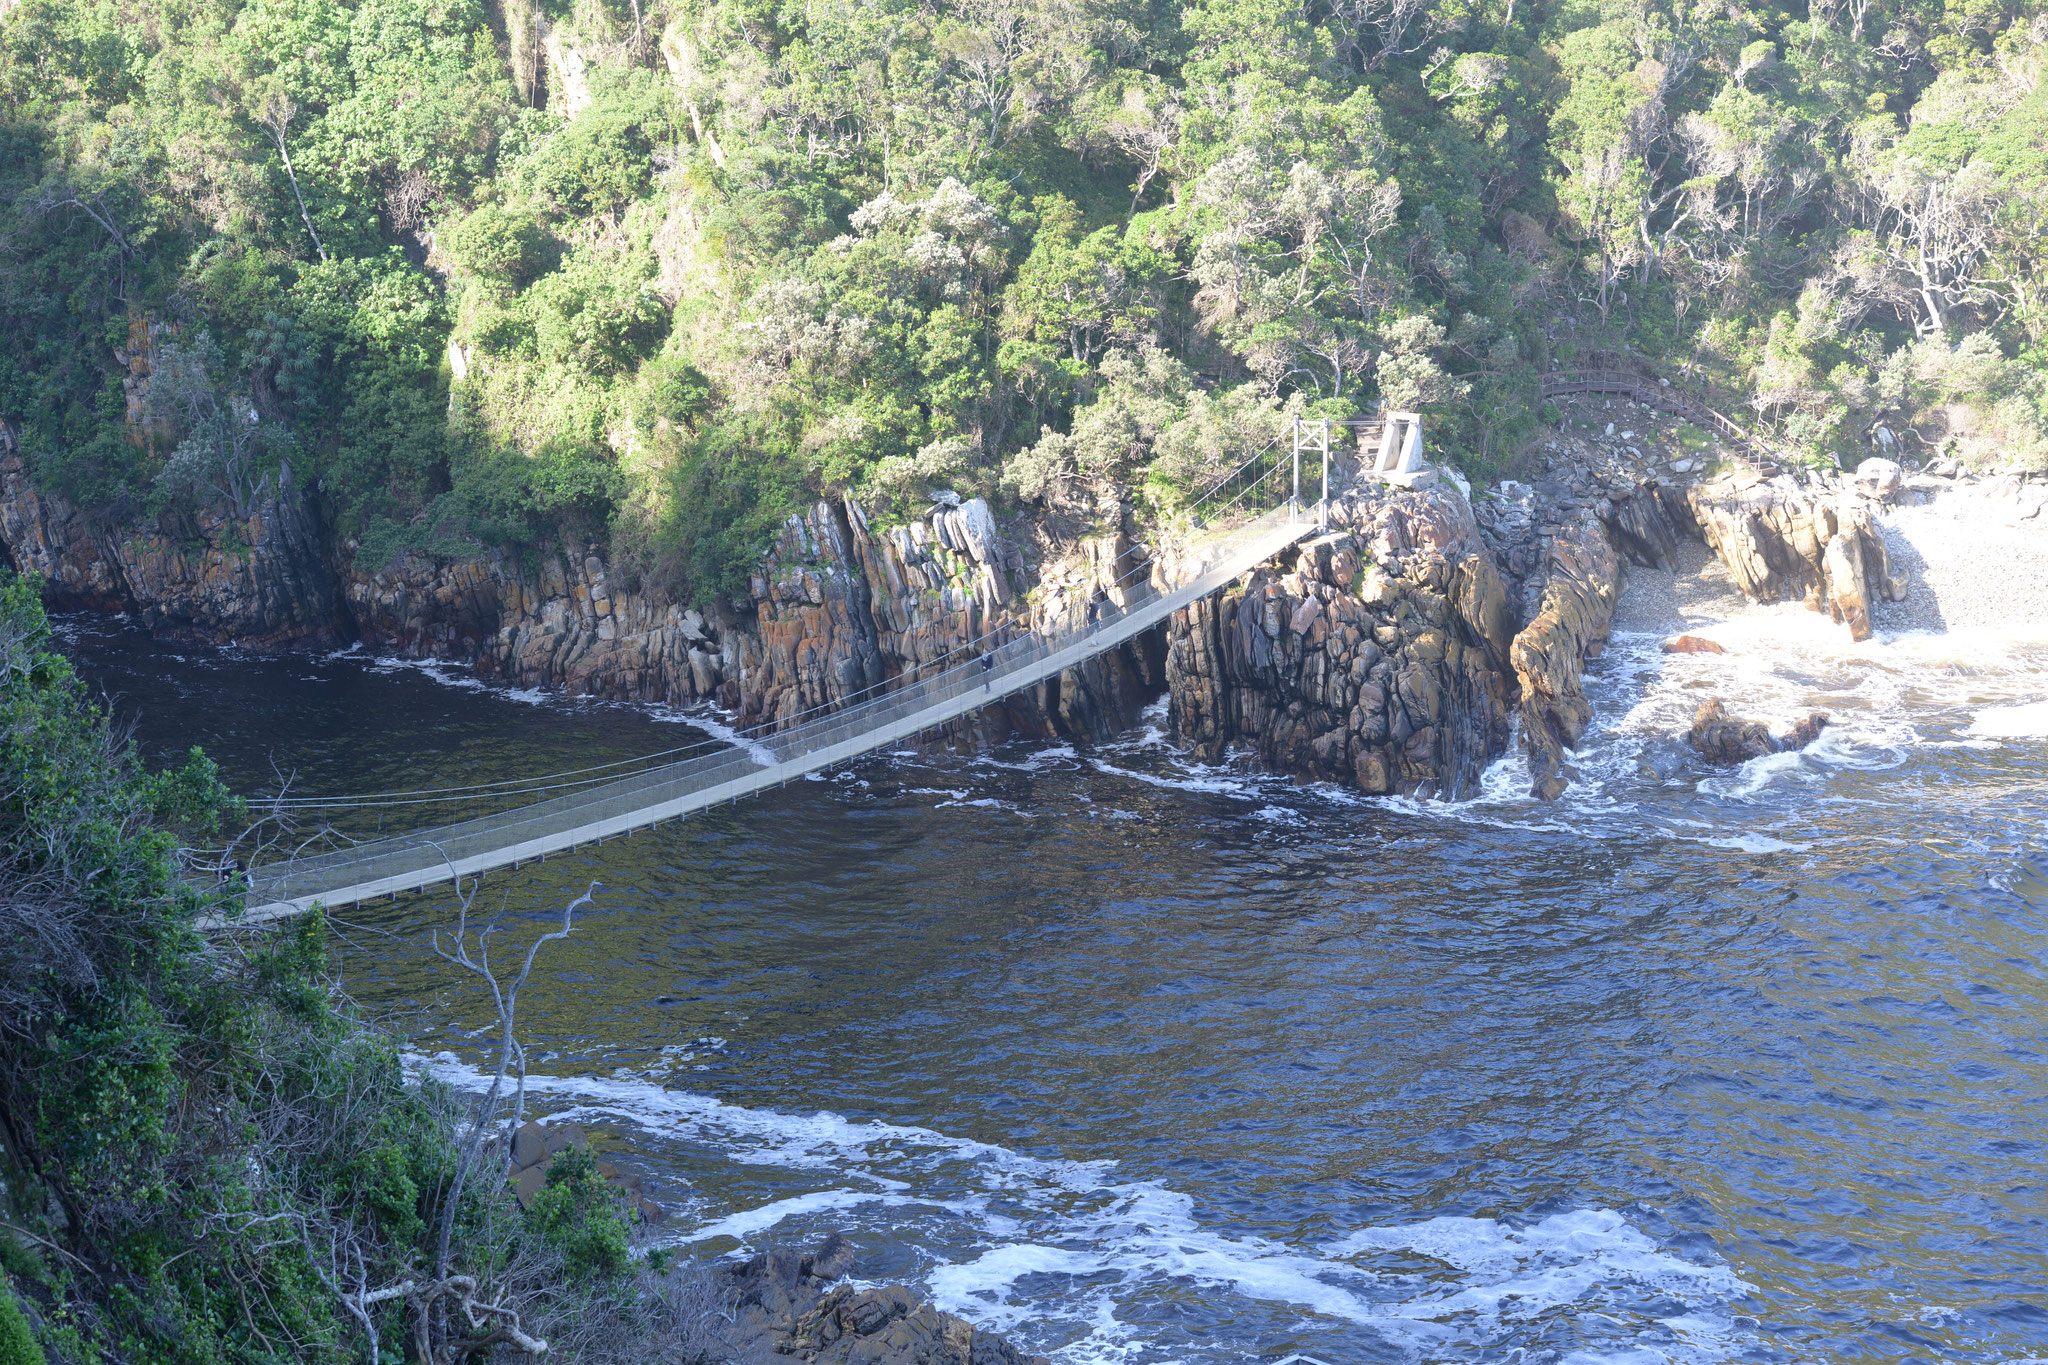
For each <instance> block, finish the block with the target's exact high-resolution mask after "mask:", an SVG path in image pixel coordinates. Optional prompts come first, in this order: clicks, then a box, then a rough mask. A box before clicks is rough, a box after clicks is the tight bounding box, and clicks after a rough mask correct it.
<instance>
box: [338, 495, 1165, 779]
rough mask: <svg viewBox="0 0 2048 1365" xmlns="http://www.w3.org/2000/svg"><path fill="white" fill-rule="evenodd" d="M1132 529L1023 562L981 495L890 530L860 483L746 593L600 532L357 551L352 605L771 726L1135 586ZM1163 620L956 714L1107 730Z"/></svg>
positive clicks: (459, 647)
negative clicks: (366, 559)
mask: <svg viewBox="0 0 2048 1365" xmlns="http://www.w3.org/2000/svg"><path fill="white" fill-rule="evenodd" d="M1119 562H1124V563H1128V562H1130V556H1129V543H1128V541H1127V540H1126V539H1125V538H1124V537H1123V536H1121V535H1120V534H1106V535H1100V536H1085V537H1081V538H1080V539H1078V540H1077V541H1075V542H1074V543H1073V544H1071V545H1070V546H1069V547H1067V550H1066V553H1064V554H1063V555H1058V556H1055V557H1052V558H1050V559H1048V560H1046V561H1044V562H1041V563H1039V564H1037V565H1034V566H1030V570H1029V573H1028V576H1030V577H1035V578H1036V579H1037V582H1036V585H1035V587H1034V588H1033V590H1032V591H1031V592H1029V593H1023V592H1020V591H1019V590H1018V586H1017V585H1018V583H1019V581H1020V575H1023V574H1024V571H1025V569H1026V566H1025V565H1024V563H1023V561H1022V558H1021V556H1020V554H1019V552H1018V550H1017V549H1016V547H1015V546H1014V545H1012V544H1011V543H1010V542H1009V541H1007V540H1006V539H1005V538H1004V537H1003V535H1002V534H1001V533H1000V531H999V530H998V528H997V526H996V522H995V518H994V516H993V515H992V514H991V513H990V511H989V508H988V505H987V504H986V503H985V502H983V501H981V500H980V499H972V500H969V501H967V502H965V503H963V504H961V505H959V506H957V507H956V506H952V505H948V504H940V505H938V506H935V507H934V508H933V509H932V511H931V512H930V514H929V515H927V516H925V517H922V518H919V519H918V520H915V521H912V522H910V523H908V524H906V525H902V526H896V527H891V528H889V529H887V530H880V529H877V528H875V527H873V526H871V525H870V523H869V521H868V518H867V515H866V513H865V512H864V511H863V509H862V508H861V506H860V505H859V504H858V503H857V502H855V501H853V500H852V499H840V500H837V501H832V502H820V503H818V504H816V505H815V506H814V507H812V508H811V509H809V510H808V511H807V512H805V513H803V514H802V515H800V516H795V517H792V518H791V519H790V520H789V522H788V523H787V524H786V525H785V526H784V527H783V529H782V532H781V534H780V536H779V538H778V540H777V542H776V544H775V546H774V547H773V549H772V550H771V552H770V553H769V555H768V556H767V557H766V558H765V559H764V560H763V561H762V563H761V566H760V568H759V569H758V570H757V572H756V573H755V574H754V575H753V579H752V583H751V586H750V592H749V596H748V598H747V599H746V600H745V601H742V602H738V603H729V604H726V605H725V606H724V607H723V608H721V609H715V610H712V611H710V612H703V611H696V610H691V609H687V608H683V607H679V606H677V605H675V604H673V603H669V602H666V601H663V600H661V599H660V598H658V597H656V596H654V595H653V594H651V593H648V592H645V591H641V590H638V589H630V588H622V587H619V586H617V585H615V584H613V583H612V582H611V580H610V577H609V574H608V572H607V568H606V565H605V563H604V561H603V559H602V558H601V557H600V556H599V555H598V553H597V552H596V550H595V548H594V547H593V548H591V549H588V550H586V551H585V552H584V553H583V554H581V555H572V554H562V553H551V554H547V555H544V556H542V558H541V559H540V561H539V562H538V563H537V564H533V565H523V564H519V563H517V562H515V561H513V560H512V559H511V558H510V557H508V556H507V555H505V554H503V553H501V552H493V553H490V554H487V555H483V556H480V557H478V558H477V559H474V560H465V561H458V562H454V563H448V562H445V561H436V560H432V559H426V558H421V557H412V556H408V557H403V558H401V559H400V560H398V561H397V562H396V563H393V564H390V565H387V566H384V567H382V568H379V569H376V570H370V569H368V568H365V567H359V566H356V565H353V564H351V565H350V566H349V567H347V568H345V569H344V570H343V571H342V574H341V578H342V582H343V592H344V594H345V597H346V601H347V604H348V609H349V614H350V615H351V617H352V618H353V619H354V620H355V621H356V622H357V624H358V626H359V628H360V629H361V631H362V634H363V638H364V639H365V640H366V641H367V642H369V643H370V644H371V645H372V646H373V647H376V648H383V649H391V650H395V651H397V652H400V653H405V654H411V655H416V656H422V657H437V658H453V659H461V660H464V661H467V662H470V663H473V664H474V665H475V666H476V667H477V668H478V670H479V671H480V672H482V673H484V674H485V675H487V676H493V677H498V678H501V679H503V680H505V681H507V682H510V683H514V684H517V685H520V686H537V687H545V688H550V689H555V690H561V691H566V692H572V693H579V694H587V695H593V696H604V697H611V698H616V699H620V700H629V701H653V702H665V703H672V704H687V703H690V702H695V701H712V702H716V703H717V704H719V705H720V706H723V707H725V708H726V709H727V710H729V711H731V712H733V713H735V715H736V716H737V717H738V719H739V720H740V722H741V723H742V724H744V725H745V726H747V727H749V728H753V727H760V728H764V729H773V728H778V727H782V726H787V725H791V724H795V723H796V722H797V721H798V720H799V719H800V718H802V717H805V716H807V715H809V714H811V713H814V712H815V711H817V710H818V709H819V708H822V707H828V706H832V705H836V704H840V703H844V702H847V701H849V700H854V699H858V698H859V697H861V696H863V695H864V694H868V693H871V692H872V691H874V690H876V689H879V688H884V687H887V686H889V685H891V684H895V683H899V682H906V681H911V680H914V679H916V678H918V677H920V676H923V675H924V674H926V673H928V672H930V671H933V670H935V669H940V668H945V667H950V666H953V665H955V664H958V663H960V662H963V661H965V660H967V659H971V658H972V657H974V655H975V654H977V653H979V652H980V651H981V650H984V649H986V648H988V647H990V645H991V643H993V642H995V641H999V640H1001V639H1004V638H1007V637H1008V636H1009V635H1010V634H1013V633H1019V632H1024V631H1028V630H1031V629H1034V628H1038V627H1042V626H1045V625H1048V624H1052V623H1055V622H1057V621H1066V620H1072V619H1073V618H1074V617H1075V616H1076V615H1077V614H1078V613H1080V612H1082V611H1083V610H1085V606H1084V604H1085V602H1086V601H1087V600H1088V598H1089V597H1090V596H1091V595H1093V594H1095V593H1097V592H1101V593H1103V594H1104V595H1111V594H1114V593H1116V592H1117V591H1119V589H1118V587H1117V584H1116V565H1117V564H1118V563H1119ZM1163 662H1164V660H1163V654H1162V651H1161V649H1160V647H1159V644H1158V642H1157V641H1156V640H1149V639H1148V640H1141V641H1137V642H1134V643H1132V644H1130V645H1127V646H1125V647H1124V648H1122V649H1119V650H1117V651H1114V652H1112V653H1111V654H1108V655H1105V656H1104V657H1102V658H1100V659H1097V660H1094V661H1092V662H1090V663H1089V664H1088V665H1086V666H1084V667H1082V668H1078V669H1072V670H1069V671H1068V672H1066V673H1064V674H1062V675H1060V676H1059V677H1058V678H1056V679H1053V680H1051V681H1049V682H1047V683H1045V684H1043V685H1041V686H1040V687H1038V688H1036V689H1034V690H1033V692H1032V693H1031V694H1029V695H1027V696H1023V697H1016V698H1011V699H1010V700H1009V701H1008V702H1006V703H1003V704H1000V705H997V706H992V707H990V708H988V709H987V710H986V711H984V712H983V713H981V714H979V715H976V716H974V717H970V718H968V719H967V720H966V721H965V722H964V723H962V724H961V725H960V726H958V727H957V732H958V733H959V734H960V735H961V736H962V737H964V738H970V739H974V740H979V741H983V742H986V741H990V740H996V739H1000V738H1003V737H1005V736H1007V735H1009V734H1027V735H1039V736H1052V735H1056V734H1065V735H1072V736H1075V737H1079V738H1083V739H1100V738H1107V737H1108V736H1109V735H1111V734H1113V733H1115V732H1116V731H1117V730H1119V729H1121V728H1122V727H1124V726H1125V725H1128V724H1129V723H1130V722H1131V720H1132V719H1133V718H1134V717H1135V716H1136V714H1137V711H1138V709H1139V708H1140V707H1141V706H1142V705H1143V704H1144V702H1145V701H1146V700H1147V699H1148V697H1149V696H1150V695H1152V694H1154V693H1156V692H1157V690H1158V688H1159V687H1160V686H1161V685H1162V684H1163V682H1164V672H1163Z"/></svg>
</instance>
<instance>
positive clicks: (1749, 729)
mask: <svg viewBox="0 0 2048 1365" xmlns="http://www.w3.org/2000/svg"><path fill="white" fill-rule="evenodd" d="M1827 723H1828V718H1827V715H1826V713H1824V712H1821V711H1815V712H1813V713H1811V714H1809V715H1808V716H1807V717H1806V718H1805V719H1803V720H1801V721H1800V722H1799V723H1798V724H1797V725H1794V726H1793V727H1792V729H1791V732H1790V733H1789V734H1787V735H1786V736H1785V738H1783V739H1779V738H1777V737H1776V736H1774V735H1773V734H1772V733H1771V732H1770V728H1769V727H1768V726H1766V725H1765V724H1764V723H1763V722H1762V721H1757V720H1744V719H1742V718H1741V717H1740V716H1731V715H1729V714H1728V711H1727V708H1726V707H1724V706H1722V704H1721V699H1720V698H1719V697H1709V698H1707V699H1706V700H1705V701H1703V702H1701V703H1700V709H1699V711H1698V712H1697V713H1696V714H1695V715H1694V716H1693V718H1692V732H1691V733H1690V734H1689V735H1688V736H1687V738H1688V739H1689V740H1691V742H1692V747H1693V748H1695V749H1697V750H1698V751H1699V753H1700V756H1701V757H1702V758H1704V759H1706V760H1707V762H1709V763H1714V764H1719V765H1720V766H1722V767H1727V768H1733V767H1736V766H1738V765H1740V764H1743V763H1747V762H1749V760H1751V759H1752V758H1762V757H1763V756H1764V755H1765V754H1777V753H1784V752H1786V751H1788V750H1793V749H1804V748H1805V747H1806V746H1807V745H1809V744H1811V743H1813V741H1814V740H1816V739H1818V738H1819V737H1820V732H1821V731H1822V730H1823V729H1825V728H1826V726H1827Z"/></svg>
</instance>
